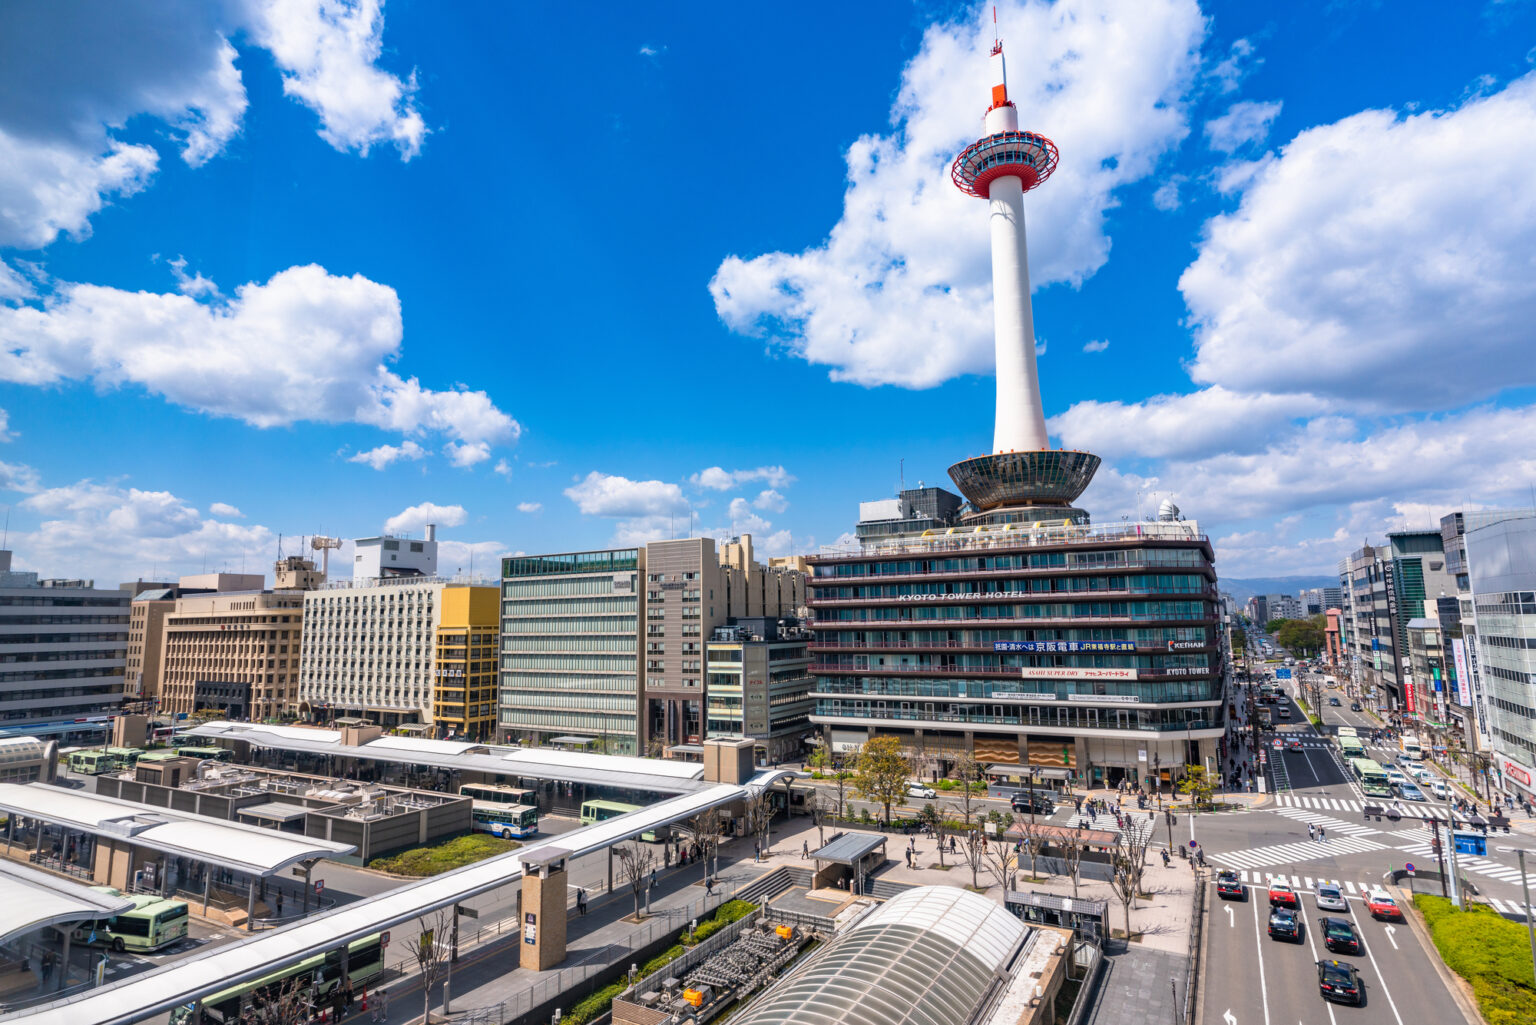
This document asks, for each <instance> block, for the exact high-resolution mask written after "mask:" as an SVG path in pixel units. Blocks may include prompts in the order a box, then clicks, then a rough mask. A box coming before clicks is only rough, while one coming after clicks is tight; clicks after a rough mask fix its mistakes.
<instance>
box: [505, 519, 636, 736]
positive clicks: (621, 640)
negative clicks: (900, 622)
mask: <svg viewBox="0 0 1536 1025" xmlns="http://www.w3.org/2000/svg"><path fill="white" fill-rule="evenodd" d="M644 569H645V561H644V552H643V550H641V549H635V548H622V549H610V550H605V551H593V552H570V553H565V554H561V555H541V556H532V557H517V558H510V559H504V560H502V570H501V695H500V710H499V730H500V736H501V738H502V739H503V740H504V741H508V742H515V741H524V742H528V743H543V742H545V741H548V740H550V739H553V738H555V737H561V736H567V735H576V736H581V737H585V738H590V739H592V740H595V741H596V742H597V743H599V744H600V745H601V747H602V748H603V749H604V750H607V751H608V752H610V753H613V754H635V753H638V752H639V750H640V739H639V732H638V731H639V726H638V711H639V707H640V696H641V681H642V676H641V673H640V632H639V621H640V616H639V578H640V574H641V573H643V572H644Z"/></svg>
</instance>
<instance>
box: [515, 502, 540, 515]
mask: <svg viewBox="0 0 1536 1025" xmlns="http://www.w3.org/2000/svg"><path fill="white" fill-rule="evenodd" d="M542 508H544V504H543V503H542V502H519V503H517V511H518V512H520V513H530V514H531V513H536V512H538V511H539V510H540V509H542Z"/></svg>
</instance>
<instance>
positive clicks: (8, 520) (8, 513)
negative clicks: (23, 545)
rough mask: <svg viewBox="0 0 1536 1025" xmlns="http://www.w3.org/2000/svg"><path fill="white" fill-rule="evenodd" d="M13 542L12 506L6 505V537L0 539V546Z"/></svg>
mask: <svg viewBox="0 0 1536 1025" xmlns="http://www.w3.org/2000/svg"><path fill="white" fill-rule="evenodd" d="M10 543H11V507H10V506H6V507H5V538H4V540H0V548H4V547H5V546H6V545H8V544H10Z"/></svg>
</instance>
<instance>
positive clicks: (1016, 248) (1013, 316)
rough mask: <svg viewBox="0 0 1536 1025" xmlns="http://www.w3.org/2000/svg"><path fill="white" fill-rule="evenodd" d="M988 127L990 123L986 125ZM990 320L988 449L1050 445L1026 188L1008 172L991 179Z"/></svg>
mask: <svg viewBox="0 0 1536 1025" xmlns="http://www.w3.org/2000/svg"><path fill="white" fill-rule="evenodd" d="M989 127H990V126H989ZM988 195H989V197H990V200H991V206H992V216H991V222H992V321H993V332H994V334H993V338H994V344H995V346H996V349H997V419H996V421H995V425H996V426H995V428H994V430H993V435H992V451H994V452H1009V451H1030V450H1039V449H1044V448H1049V447H1050V440H1049V437H1048V435H1047V434H1046V430H1045V412H1044V410H1043V409H1042V408H1041V404H1040V373H1039V369H1038V368H1037V367H1036V365H1035V315H1034V311H1033V309H1032V308H1031V306H1030V302H1029V248H1028V245H1027V243H1026V241H1025V237H1024V188H1023V184H1022V183H1021V182H1020V181H1019V179H1018V178H1016V177H1013V176H1012V175H1010V176H1008V177H1006V178H998V179H996V180H994V181H993V182H992V185H991V188H990V191H989V193H988Z"/></svg>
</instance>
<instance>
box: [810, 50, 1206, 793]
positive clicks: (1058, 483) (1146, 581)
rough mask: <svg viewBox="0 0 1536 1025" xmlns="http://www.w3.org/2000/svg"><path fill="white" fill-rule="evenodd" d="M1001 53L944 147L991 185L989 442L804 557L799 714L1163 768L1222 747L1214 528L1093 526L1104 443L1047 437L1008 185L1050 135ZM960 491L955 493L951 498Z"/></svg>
mask: <svg viewBox="0 0 1536 1025" xmlns="http://www.w3.org/2000/svg"><path fill="white" fill-rule="evenodd" d="M997 56H998V57H999V60H998V63H997V65H996V67H995V72H996V74H995V77H994V80H993V81H994V87H993V93H992V107H991V108H990V109H989V110H988V112H987V115H986V131H987V132H988V134H987V136H986V137H984V138H983V139H981V140H979V141H978V142H976V143H975V144H974V145H972V146H971V147H969V148H968V149H967V150H966V151H965V152H964V153H962V154H961V155H960V157H959V158H958V159H957V160H956V161H955V165H954V168H953V170H952V176H953V177H954V179H955V181H956V183H957V184H958V185H959V187H960V188H961V189H962V191H964V192H966V193H968V194H970V195H973V196H977V197H981V198H987V199H989V200H990V204H991V210H992V218H991V225H992V269H993V302H994V316H995V320H994V326H995V332H994V347H995V350H996V362H997V408H996V421H995V424H994V434H993V449H992V452H991V453H990V454H988V455H981V456H975V457H972V458H969V459H965V460H962V461H960V462H958V463H956V464H955V465H954V466H952V467H951V468H950V471H949V474H950V477H951V479H952V480H953V481H954V483H955V485H956V487H957V489H958V490H959V492H960V495H954V494H953V493H950V492H948V491H944V490H943V489H932V490H931V491H930V490H929V489H927V488H925V487H920V488H919V489H918V494H913V493H909V492H903V493H902V494H901V495H899V496H898V497H897V499H896V500H895V502H894V503H892V502H890V501H889V500H882V501H880V502H875V503H864V504H863V505H861V506H860V517H859V520H860V521H859V525H858V529H857V530H856V531H855V539H854V541H853V543H852V544H850V545H848V546H847V547H843V548H838V549H831V550H827V551H824V552H823V553H822V554H819V555H816V556H813V557H811V558H810V560H809V563H810V566H811V568H812V573H813V575H812V577H811V579H810V581H809V597H808V605H809V608H810V613H811V618H810V620H809V624H808V625H809V627H810V629H811V631H812V633H813V635H814V636H813V638H812V640H811V642H810V649H811V653H812V657H813V659H814V661H813V663H812V666H811V671H812V674H813V675H814V676H815V677H816V682H815V685H814V686H815V690H814V692H813V693H814V696H815V698H816V709H815V712H814V713H813V715H812V721H813V722H814V723H815V724H816V725H817V726H818V727H819V728H820V731H821V734H822V737H821V739H822V742H823V743H825V744H826V745H828V747H829V748H830V749H831V751H832V752H833V753H834V754H846V753H849V752H851V751H854V750H856V749H857V748H858V747H859V746H860V745H862V744H863V743H864V742H865V741H866V740H868V739H869V738H871V737H874V736H881V737H886V736H890V737H896V738H897V739H898V740H899V741H900V742H901V743H902V745H903V747H904V748H905V750H906V752H907V753H908V755H909V756H910V757H911V758H912V760H913V762H914V767H915V769H916V770H917V771H918V772H920V773H922V774H923V775H924V776H927V775H928V774H930V773H940V772H947V771H949V769H950V768H951V767H952V765H953V762H954V760H955V759H956V758H957V757H959V756H960V755H962V754H972V755H974V756H975V757H976V758H977V759H978V760H980V761H982V762H984V763H1003V764H1006V765H1014V766H1021V765H1022V766H1029V767H1030V768H1031V769H1032V771H1033V774H1035V775H1036V776H1037V777H1039V778H1044V779H1050V778H1054V779H1057V780H1065V779H1069V778H1071V779H1075V780H1077V781H1078V783H1079V784H1080V785H1084V784H1086V785H1094V786H1099V785H1113V784H1116V783H1118V782H1119V781H1121V780H1122V779H1124V780H1128V781H1129V782H1131V783H1133V784H1134V783H1140V782H1142V781H1143V780H1146V781H1148V782H1151V781H1152V780H1154V779H1157V780H1161V781H1163V785H1166V784H1167V783H1168V782H1171V781H1172V780H1173V779H1174V778H1176V777H1177V776H1179V775H1181V774H1182V772H1183V771H1184V770H1183V767H1184V766H1186V765H1191V764H1193V765H1203V766H1208V767H1210V768H1211V769H1213V770H1214V769H1215V768H1216V767H1217V764H1218V761H1219V759H1220V757H1221V747H1220V744H1221V743H1222V738H1223V735H1224V733H1225V720H1224V711H1225V697H1226V690H1225V668H1224V666H1225V657H1224V653H1225V648H1224V645H1225V637H1224V636H1222V632H1221V630H1220V629H1219V626H1220V615H1221V613H1220V610H1219V608H1218V602H1219V592H1218V588H1217V585H1216V572H1215V568H1214V566H1213V558H1214V556H1213V552H1212V548H1211V543H1210V540H1209V539H1208V538H1207V537H1206V536H1205V535H1204V534H1202V533H1200V530H1199V527H1198V525H1197V524H1196V523H1193V522H1191V521H1188V520H1185V519H1183V518H1182V517H1181V515H1180V512H1179V509H1178V507H1177V506H1175V505H1174V504H1173V503H1172V501H1165V502H1164V503H1163V505H1162V507H1161V508H1160V509H1159V511H1158V519H1157V521H1156V522H1147V523H1124V522H1119V523H1114V524H1111V525H1109V526H1105V527H1094V526H1090V525H1089V514H1088V513H1087V511H1085V510H1083V509H1079V508H1076V507H1075V506H1074V505H1073V504H1072V503H1073V502H1074V501H1075V500H1076V499H1077V498H1078V496H1079V495H1081V494H1082V492H1083V491H1084V490H1085V489H1086V488H1087V486H1088V484H1089V482H1090V481H1091V480H1092V478H1093V475H1094V473H1095V471H1096V470H1097V469H1098V465H1099V458H1098V457H1097V456H1095V455H1092V454H1091V453H1087V452H1076V451H1066V450H1060V449H1051V448H1050V447H1049V439H1048V438H1047V436H1046V431H1045V422H1044V416H1043V413H1042V407H1041V399H1040V389H1039V383H1038V378H1037V373H1036V367H1035V348H1034V334H1033V314H1032V311H1031V309H1030V299H1029V282H1028V255H1027V253H1026V252H1025V240H1024V230H1023V226H1024V211H1023V204H1022V194H1023V193H1024V192H1027V191H1029V190H1031V189H1033V188H1035V187H1036V186H1038V185H1040V184H1041V183H1042V182H1044V181H1045V180H1046V178H1048V177H1049V175H1050V173H1051V171H1052V170H1054V168H1055V165H1056V148H1055V146H1054V145H1053V144H1052V143H1051V142H1050V141H1049V140H1048V139H1045V138H1043V137H1041V136H1038V135H1035V134H1033V133H1031V132H1020V131H1018V118H1017V111H1016V110H1015V109H1014V107H1013V104H1012V103H1011V102H1009V101H1008V98H1007V83H1006V80H1005V77H1004V75H1003V73H1002V68H1001V63H1000V51H998V52H997ZM962 496H963V499H962Z"/></svg>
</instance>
